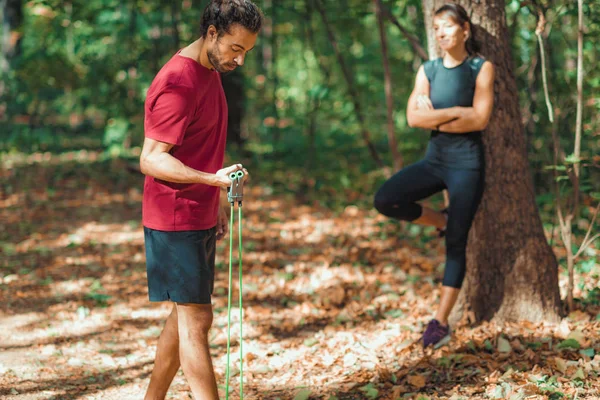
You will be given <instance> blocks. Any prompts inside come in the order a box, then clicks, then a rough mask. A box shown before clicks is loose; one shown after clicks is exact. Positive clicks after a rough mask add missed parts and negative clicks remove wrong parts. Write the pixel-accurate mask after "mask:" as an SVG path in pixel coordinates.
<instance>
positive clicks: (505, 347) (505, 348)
mask: <svg viewBox="0 0 600 400" xmlns="http://www.w3.org/2000/svg"><path fill="white" fill-rule="evenodd" d="M498 351H499V352H500V353H510V352H511V351H512V347H510V343H509V342H508V340H506V339H504V337H502V336H498Z"/></svg>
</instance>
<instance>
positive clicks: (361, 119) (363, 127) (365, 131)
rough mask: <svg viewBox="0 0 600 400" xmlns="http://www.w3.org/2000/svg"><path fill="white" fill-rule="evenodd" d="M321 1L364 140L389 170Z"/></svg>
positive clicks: (319, 6) (321, 11) (317, 1)
mask: <svg viewBox="0 0 600 400" xmlns="http://www.w3.org/2000/svg"><path fill="white" fill-rule="evenodd" d="M321 1H322V0H314V5H315V7H316V9H317V11H318V12H319V14H320V15H321V19H322V20H323V25H324V26H325V30H326V31H327V36H328V38H329V42H330V43H331V46H332V47H333V50H334V52H335V55H336V57H337V59H338V63H339V64H340V68H341V69H342V73H343V75H344V79H345V80H346V84H347V85H348V93H349V94H350V98H351V99H352V104H353V106H354V113H355V114H356V118H357V119H358V123H359V125H360V129H361V134H362V137H363V140H364V141H365V143H366V145H367V148H368V149H369V153H370V154H371V157H372V158H373V160H374V161H375V163H376V164H377V166H378V167H380V168H382V169H384V170H386V171H387V169H386V168H385V165H384V164H383V161H382V160H381V157H379V153H378V152H377V149H376V148H375V146H374V145H373V142H371V134H370V133H369V130H368V129H367V125H366V119H365V116H364V114H363V111H362V107H361V105H360V100H359V96H358V92H357V90H356V87H355V86H354V79H353V77H352V72H351V71H350V68H348V66H347V65H346V61H345V60H344V57H343V56H342V53H341V51H340V48H339V45H338V42H337V40H336V38H335V34H334V33H333V28H332V27H331V24H330V23H329V19H328V18H327V14H326V13H325V9H324V8H323V4H322V3H321ZM388 175H389V171H388Z"/></svg>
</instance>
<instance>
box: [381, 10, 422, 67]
mask: <svg viewBox="0 0 600 400" xmlns="http://www.w3.org/2000/svg"><path fill="white" fill-rule="evenodd" d="M381 12H382V15H383V16H384V17H385V18H387V19H389V20H390V22H391V23H392V24H394V25H396V27H397V28H398V29H399V30H400V33H402V35H404V37H405V38H406V39H407V40H408V41H409V42H410V45H411V46H412V48H413V49H414V50H415V52H416V53H417V55H418V56H419V57H420V58H421V60H423V61H427V60H429V55H428V54H427V52H426V51H425V49H424V48H423V46H421V42H420V41H419V39H418V38H417V37H416V36H415V35H413V34H411V33H410V32H409V31H407V30H406V29H405V28H404V27H403V26H402V25H400V22H399V21H398V19H397V18H396V17H395V16H394V14H392V12H391V11H390V9H389V8H387V7H386V6H385V5H384V4H382V5H381Z"/></svg>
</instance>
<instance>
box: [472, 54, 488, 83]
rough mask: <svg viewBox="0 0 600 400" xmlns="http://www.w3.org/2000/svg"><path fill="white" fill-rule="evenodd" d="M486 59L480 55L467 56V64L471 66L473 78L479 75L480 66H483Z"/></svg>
mask: <svg viewBox="0 0 600 400" xmlns="http://www.w3.org/2000/svg"><path fill="white" fill-rule="evenodd" d="M487 61H488V60H487V59H486V58H485V57H482V56H480V55H474V56H472V57H469V60H468V64H469V67H470V68H471V71H472V73H473V77H474V78H477V75H479V71H481V67H483V64H485V63H486V62H487Z"/></svg>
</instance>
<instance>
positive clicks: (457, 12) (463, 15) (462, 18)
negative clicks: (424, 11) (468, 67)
mask: <svg viewBox="0 0 600 400" xmlns="http://www.w3.org/2000/svg"><path fill="white" fill-rule="evenodd" d="M442 14H445V15H448V16H449V17H450V18H452V19H453V20H454V22H456V23H457V24H459V25H460V26H464V25H465V23H467V22H468V23H469V28H470V32H469V37H468V39H467V42H466V43H465V47H466V48H467V53H469V55H474V54H477V53H479V49H480V48H479V43H477V41H476V40H475V27H474V26H473V24H472V23H471V18H469V14H467V11H466V10H465V9H464V8H463V7H462V6H460V5H458V4H454V3H448V4H446V5H443V6H441V7H440V8H438V10H437V11H436V12H435V13H434V14H433V15H434V17H437V16H439V15H442Z"/></svg>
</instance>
